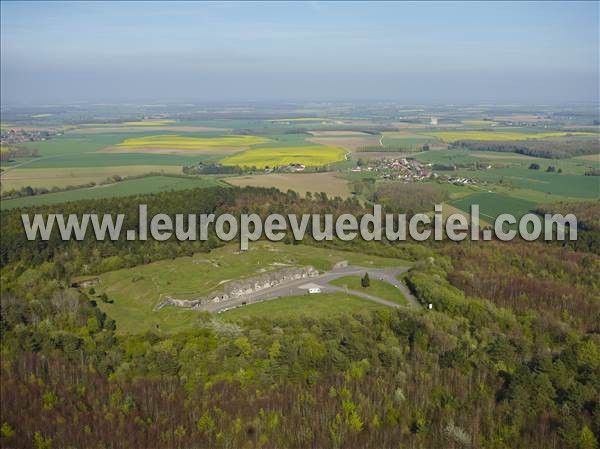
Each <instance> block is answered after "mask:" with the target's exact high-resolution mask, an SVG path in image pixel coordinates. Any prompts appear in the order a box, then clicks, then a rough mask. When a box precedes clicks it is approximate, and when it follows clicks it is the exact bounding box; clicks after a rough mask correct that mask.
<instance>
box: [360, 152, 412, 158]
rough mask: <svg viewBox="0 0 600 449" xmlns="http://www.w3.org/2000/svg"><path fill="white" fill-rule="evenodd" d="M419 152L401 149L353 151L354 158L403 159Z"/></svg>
mask: <svg viewBox="0 0 600 449" xmlns="http://www.w3.org/2000/svg"><path fill="white" fill-rule="evenodd" d="M415 154H418V153H414V152H413V153H410V152H399V151H358V152H355V153H352V154H351V156H352V159H354V160H357V159H364V160H368V159H401V158H403V157H411V156H414V155H415Z"/></svg>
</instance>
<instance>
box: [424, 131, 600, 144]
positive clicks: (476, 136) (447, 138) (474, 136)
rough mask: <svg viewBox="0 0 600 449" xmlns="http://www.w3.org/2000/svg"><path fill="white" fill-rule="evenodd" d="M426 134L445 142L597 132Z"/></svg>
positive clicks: (524, 138) (436, 132)
mask: <svg viewBox="0 0 600 449" xmlns="http://www.w3.org/2000/svg"><path fill="white" fill-rule="evenodd" d="M423 134H424V135H426V136H432V137H436V138H438V139H440V140H442V141H444V142H454V141H457V140H500V141H502V140H526V139H545V138H548V137H564V136H585V137H593V136H594V135H595V133H589V132H563V131H529V130H526V131H522V132H515V131H512V130H502V131H500V130H486V131H463V130H457V131H427V132H425V133H423Z"/></svg>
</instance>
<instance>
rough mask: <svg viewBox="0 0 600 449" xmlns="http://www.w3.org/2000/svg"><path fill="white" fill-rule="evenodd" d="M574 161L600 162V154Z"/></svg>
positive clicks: (578, 157) (579, 157) (581, 157)
mask: <svg viewBox="0 0 600 449" xmlns="http://www.w3.org/2000/svg"><path fill="white" fill-rule="evenodd" d="M573 159H581V160H583V161H594V162H600V154H587V155H585V156H577V157H574V158H573Z"/></svg>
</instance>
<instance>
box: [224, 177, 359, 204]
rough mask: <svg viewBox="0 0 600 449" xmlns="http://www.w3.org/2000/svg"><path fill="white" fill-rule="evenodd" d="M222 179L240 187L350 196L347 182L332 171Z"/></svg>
mask: <svg viewBox="0 0 600 449" xmlns="http://www.w3.org/2000/svg"><path fill="white" fill-rule="evenodd" d="M223 181H225V182H227V183H229V184H232V185H234V186H240V187H245V186H250V187H275V188H277V189H279V190H281V191H282V192H287V191H288V190H294V191H295V192H298V193H299V194H300V195H302V196H304V195H305V194H306V192H312V193H319V192H325V193H327V195H328V196H330V197H335V196H340V197H342V198H347V197H349V196H350V188H349V186H348V182H347V181H345V180H344V179H342V178H339V177H337V176H336V175H335V174H334V173H272V174H269V175H251V176H239V177H234V178H224V179H223Z"/></svg>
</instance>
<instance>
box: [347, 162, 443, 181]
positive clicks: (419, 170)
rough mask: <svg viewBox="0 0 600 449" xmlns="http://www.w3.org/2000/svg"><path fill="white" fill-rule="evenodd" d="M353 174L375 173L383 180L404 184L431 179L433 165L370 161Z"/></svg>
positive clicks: (354, 170) (357, 168)
mask: <svg viewBox="0 0 600 449" xmlns="http://www.w3.org/2000/svg"><path fill="white" fill-rule="evenodd" d="M352 171H353V172H363V171H366V172H375V173H378V174H380V175H381V177H382V178H383V179H397V180H401V181H404V182H415V181H424V180H426V179H429V178H430V177H431V164H423V163H421V162H419V161H415V160H412V159H411V160H409V159H405V158H401V159H380V160H372V161H369V163H368V165H367V166H366V167H363V166H361V165H357V166H356V167H355V168H353V169H352Z"/></svg>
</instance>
